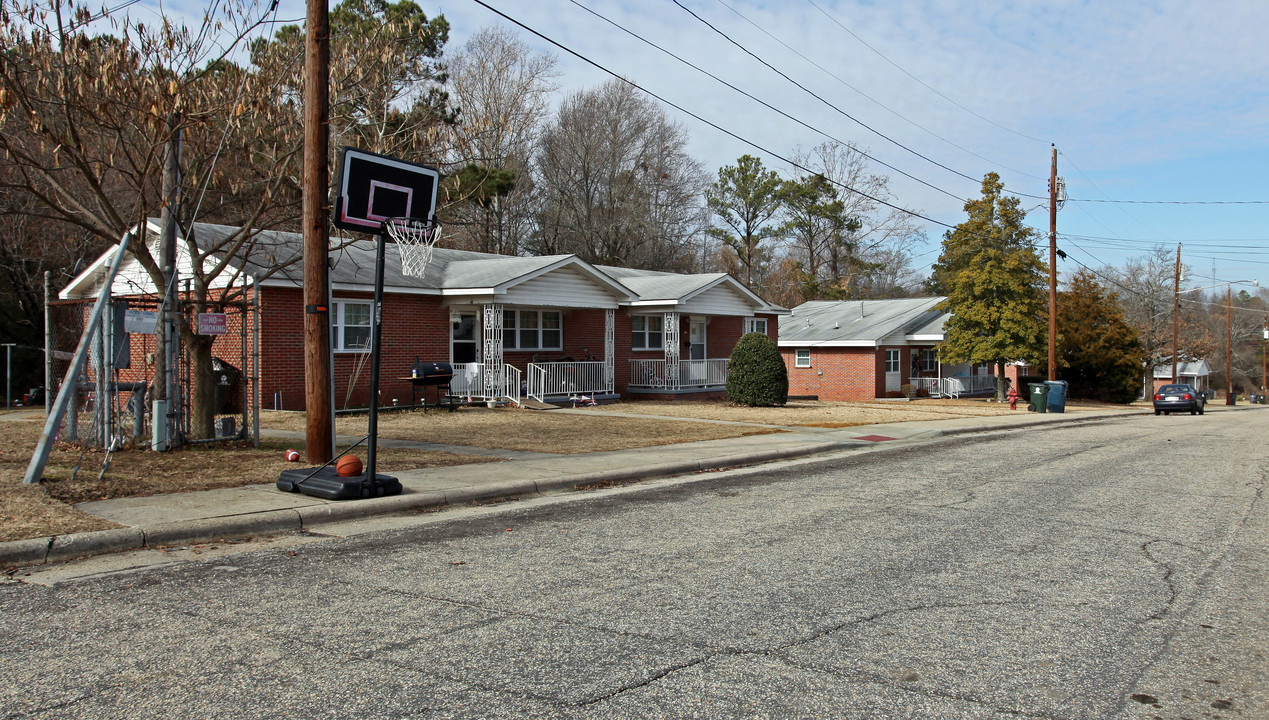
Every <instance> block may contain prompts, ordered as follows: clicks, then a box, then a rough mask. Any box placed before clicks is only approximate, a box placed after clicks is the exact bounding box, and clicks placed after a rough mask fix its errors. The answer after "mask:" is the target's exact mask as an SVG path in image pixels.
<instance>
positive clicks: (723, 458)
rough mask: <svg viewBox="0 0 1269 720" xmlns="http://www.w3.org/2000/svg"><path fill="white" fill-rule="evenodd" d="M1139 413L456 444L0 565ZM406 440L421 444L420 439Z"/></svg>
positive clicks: (179, 503) (94, 511) (10, 549)
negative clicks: (659, 440) (510, 448)
mask: <svg viewBox="0 0 1269 720" xmlns="http://www.w3.org/2000/svg"><path fill="white" fill-rule="evenodd" d="M585 412H590V413H595V412H602V411H595V410H587V411H585ZM1142 412H1144V411H1143V409H1141V408H1127V409H1124V410H1099V411H1072V412H1067V413H1064V414H1054V415H1036V414H1034V413H1027V412H1019V413H1016V414H1010V415H997V416H987V417H972V418H958V419H952V420H920V421H910V422H902V423H890V424H884V425H862V426H853V427H847V428H818V427H780V428H778V429H779V430H782V431H783V432H777V433H772V434H767V435H749V436H744V437H736V438H728V439H724V440H709V441H703V442H693V443H681V444H676V445H664V446H655V447H646V448H637V449H634V450H620V451H613V452H597V453H585V454H576V455H549V454H546V453H508V452H507V451H494V450H489V449H478V448H463V449H462V451H464V452H467V453H469V454H483V455H495V456H502V457H503V458H504V459H502V460H501V461H499V462H492V463H480V464H474V465H456V466H450V467H441V468H425V469H419V470H410V471H406V472H401V473H396V476H397V477H399V478H400V480H401V484H402V485H403V486H404V491H403V492H402V493H401V494H400V495H396V496H393V497H385V498H371V499H364V500H338V501H332V500H324V499H321V498H315V497H310V496H307V495H302V494H299V493H286V492H281V491H279V490H278V489H277V488H276V487H275V486H274V485H273V484H267V485H248V486H244V487H236V488H224V489H219V490H203V491H195V492H187V493H176V494H170V495H155V496H150V497H134V498H117V499H111V500H98V501H93V502H85V503H80V504H78V505H76V507H77V508H78V509H80V510H83V511H84V512H87V513H89V514H91V515H95V516H97V517H101V518H104V519H106V520H110V521H112V522H115V523H118V524H119V525H122V526H123V527H121V528H117V529H112V530H101V531H97V532H88V533H75V534H69V535H60V536H55V537H41V538H31V539H27V540H17V541H13V542H6V543H0V567H15V566H28V565H39V564H43V563H48V562H57V561H61V560H68V559H72V558H76V557H83V556H88V555H98V554H102V553H109V552H119V551H124V550H136V549H141V548H153V547H160V546H171V545H184V544H190V543H197V542H203V541H209V540H216V539H229V538H235V537H239V538H241V537H248V536H253V535H262V534H271V533H281V532H292V531H298V530H307V529H312V528H313V527H315V526H318V525H321V524H322V523H330V522H338V521H344V520H350V519H355V518H361V517H368V516H373V515H387V514H393V513H402V512H408V511H417V510H420V509H424V508H430V507H438V506H445V505H458V504H462V503H466V502H469V501H472V500H488V499H495V498H515V497H523V496H528V495H536V494H543V493H548V492H558V491H568V490H573V489H576V488H584V487H587V486H594V485H601V486H602V485H604V484H608V483H620V482H631V481H637V480H646V479H650V478H660V477H670V476H675V475H686V474H691V473H696V472H701V471H707V470H717V469H724V468H735V467H742V466H751V465H757V464H760V463H764V462H771V461H775V460H788V459H793V458H800V457H806V456H811V455H820V454H829V453H833V452H840V451H847V450H858V449H860V448H876V447H892V446H895V445H905V444H911V443H914V442H924V441H929V440H931V439H935V438H939V437H945V436H949V435H956V434H963V433H973V432H986V431H993V430H1007V429H1015V428H1024V427H1034V426H1039V425H1052V424H1056V423H1070V422H1079V421H1089V420H1103V419H1107V418H1115V417H1125V416H1128V415H1137V414H1142ZM641 417H649V416H646V415H645V416H641ZM673 419H676V420H682V419H683V418H673ZM703 422H717V421H703ZM764 427H773V426H764ZM383 442H384V443H385V444H386V443H388V442H389V441H387V440H385V441H383ZM393 444H401V443H400V442H399V441H395V442H393ZM411 445H418V446H421V447H426V446H430V444H428V443H411Z"/></svg>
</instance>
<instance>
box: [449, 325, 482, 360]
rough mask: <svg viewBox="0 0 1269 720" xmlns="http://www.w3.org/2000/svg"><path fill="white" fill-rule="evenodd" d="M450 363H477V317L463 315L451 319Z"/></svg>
mask: <svg viewBox="0 0 1269 720" xmlns="http://www.w3.org/2000/svg"><path fill="white" fill-rule="evenodd" d="M449 357H450V363H451V364H453V365H455V366H458V365H466V364H467V363H473V362H476V315H475V314H474V313H472V314H467V313H461V314H458V315H455V316H453V317H452V318H451V319H450V335H449Z"/></svg>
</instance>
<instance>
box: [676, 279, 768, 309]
mask: <svg viewBox="0 0 1269 720" xmlns="http://www.w3.org/2000/svg"><path fill="white" fill-rule="evenodd" d="M679 311H680V312H683V313H687V314H692V315H731V316H732V317H735V316H737V315H752V314H753V311H754V306H753V303H751V302H750V301H749V300H748V298H745V297H744V296H742V295H741V294H740V293H738V292H736V291H735V290H733V289H731V288H729V287H726V286H723V285H720V286H718V287H713V288H710V289H709V290H706V291H705V292H703V293H701V294H700V295H697V296H696V297H694V298H692V299H690V300H688V301H686V302H684V303H683V305H682V307H681V308H680V309H679Z"/></svg>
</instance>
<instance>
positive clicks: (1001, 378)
mask: <svg viewBox="0 0 1269 720" xmlns="http://www.w3.org/2000/svg"><path fill="white" fill-rule="evenodd" d="M1008 392H1009V388H1008V387H1007V385H1006V379H1005V364H1004V363H1003V362H998V363H996V402H1004V401H1005V395H1007V394H1008ZM1019 392H1021V391H1019Z"/></svg>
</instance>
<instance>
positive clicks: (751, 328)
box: [745, 317, 767, 335]
mask: <svg viewBox="0 0 1269 720" xmlns="http://www.w3.org/2000/svg"><path fill="white" fill-rule="evenodd" d="M759 326H761V327H762V329H761V330H759V329H758V327H759ZM754 332H756V333H762V334H763V335H766V334H767V319H766V318H760V317H751V318H745V334H746V335H748V334H749V333H754Z"/></svg>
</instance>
